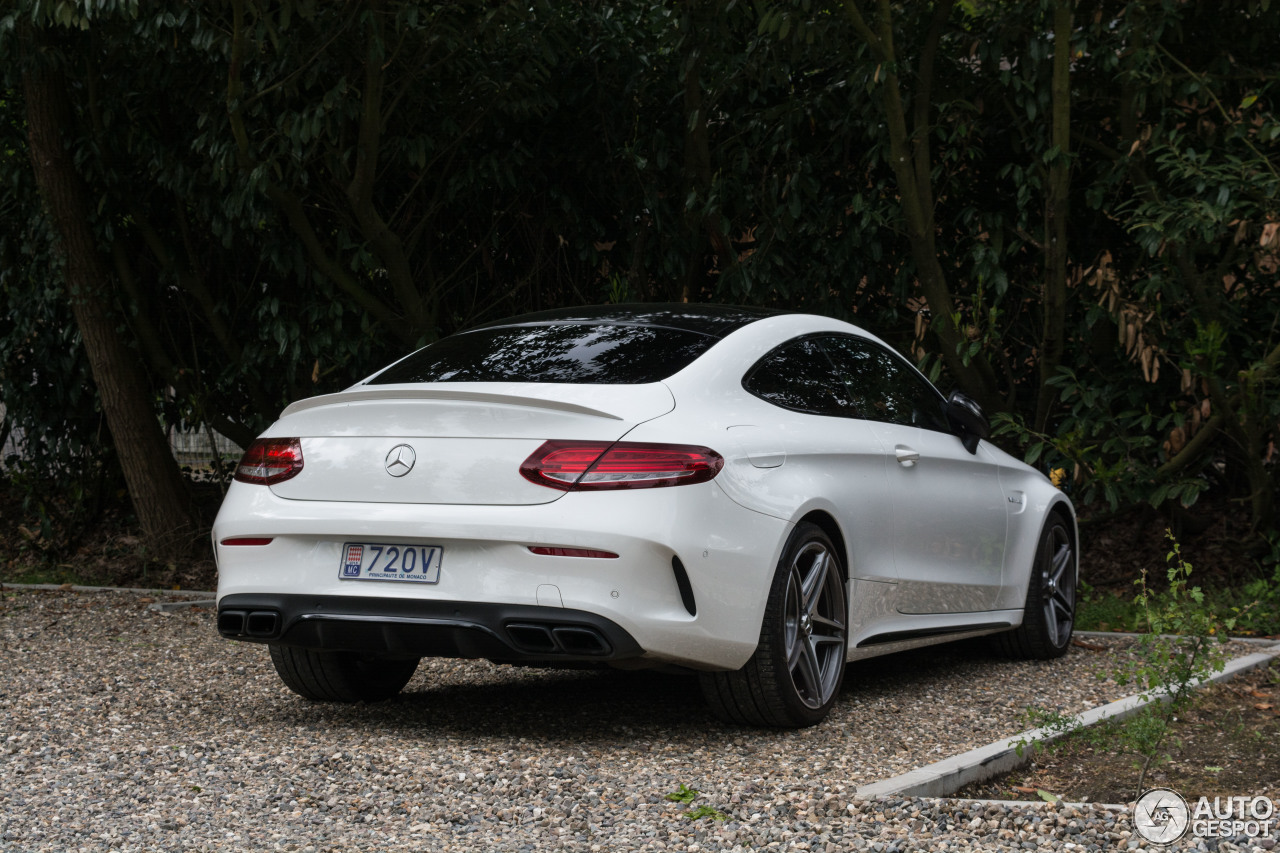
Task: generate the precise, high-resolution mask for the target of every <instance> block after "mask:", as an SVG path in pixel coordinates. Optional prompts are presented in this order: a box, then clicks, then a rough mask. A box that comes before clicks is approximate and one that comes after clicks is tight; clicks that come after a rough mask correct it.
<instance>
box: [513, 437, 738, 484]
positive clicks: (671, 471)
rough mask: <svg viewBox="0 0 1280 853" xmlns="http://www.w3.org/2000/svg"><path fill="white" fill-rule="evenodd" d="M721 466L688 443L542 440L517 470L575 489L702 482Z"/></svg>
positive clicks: (717, 458)
mask: <svg viewBox="0 0 1280 853" xmlns="http://www.w3.org/2000/svg"><path fill="white" fill-rule="evenodd" d="M723 467H724V457H723V456H721V455H720V454H719V453H716V452H715V451H714V450H712V449H711V448H709V447H698V446H695V445H690V444H645V443H641V442H637V441H618V442H610V441H547V442H543V444H542V446H541V447H539V448H538V449H537V450H535V451H534V452H533V453H532V454H531V455H530V456H529V458H528V459H526V460H524V464H523V465H521V466H520V473H521V474H522V475H524V478H525V479H526V480H528V481H529V482H531V483H537V484H538V485H539V486H548V487H550V488H552V489H560V490H561V491H565V492H581V491H602V490H605V489H652V488H655V487H658V486H683V485H687V484H690V483H705V482H706V481H707V480H710V479H711V478H712V477H714V476H715V475H716V474H718V473H720V469H721V468H723Z"/></svg>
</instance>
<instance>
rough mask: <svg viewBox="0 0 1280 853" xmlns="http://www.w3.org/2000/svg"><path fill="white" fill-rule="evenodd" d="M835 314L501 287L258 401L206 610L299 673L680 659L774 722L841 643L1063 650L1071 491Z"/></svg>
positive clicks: (385, 685) (714, 700)
mask: <svg viewBox="0 0 1280 853" xmlns="http://www.w3.org/2000/svg"><path fill="white" fill-rule="evenodd" d="M988 430H989V428H988V425H987V421H986V418H985V417H984V416H983V414H982V412H981V410H980V409H979V408H978V406H977V405H975V404H974V403H973V402H972V401H971V400H969V399H968V398H966V397H965V396H964V395H962V394H959V393H957V392H953V393H952V394H951V395H950V397H944V396H943V395H942V394H940V393H939V392H938V391H937V390H935V388H934V387H933V385H931V384H930V383H929V382H928V381H927V380H926V379H925V378H924V376H922V375H921V374H920V373H919V372H918V371H917V370H916V369H915V368H914V367H913V366H912V365H911V363H910V362H908V361H907V360H906V359H904V358H903V357H902V356H901V355H899V354H898V353H897V352H896V351H894V350H893V348H891V347H889V346H887V345H886V344H885V343H884V342H883V341H881V340H879V339H878V338H876V337H875V336H873V335H871V334H868V333H867V332H865V331H863V330H862V329H860V328H858V327H856V326H852V325H850V324H848V323H844V322H841V321H838V320H833V319H830V318H827V317H819V316H813V315H806V314H788V313H776V312H770V311H765V310H760V309H752V308H733V307H725V306H712V305H685V304H670V305H611V306H597V307H590V308H578V309H569V310H557V311H548V312H543V313H538V314H529V315H526V316H522V317H516V318H513V319H509V320H502V321H499V322H495V323H489V324H487V325H484V326H480V327H478V328H474V329H470V330H468V331H465V332H460V333H458V334H455V335H451V336H449V337H446V338H443V339H441V340H439V341H437V342H436V343H433V344H431V345H429V346H427V347H425V348H423V349H420V350H418V351H417V352H414V353H412V354H410V355H408V356H406V357H405V358H403V359H401V360H400V361H397V362H395V363H394V364H392V365H391V366H389V367H387V368H385V369H384V370H381V371H379V372H378V373H375V374H374V375H372V376H370V377H369V378H367V379H365V380H363V381H362V382H360V383H358V384H356V385H354V386H352V387H351V388H348V389H347V390H345V391H342V392H340V393H336V394H328V395H325V396H320V397H314V398H312V399H307V400H302V401H300V402H297V403H294V404H293V405H291V406H289V407H288V408H287V409H285V411H284V413H283V414H282V415H281V417H280V419H279V420H277V421H276V422H275V423H274V424H273V425H272V426H271V427H270V428H269V429H268V430H267V431H266V432H265V433H263V435H262V436H261V437H260V438H259V439H258V440H257V441H255V442H254V443H253V445H252V446H251V447H249V448H248V450H247V451H246V452H245V454H244V458H243V459H242V460H241V462H240V464H239V466H238V467H237V469H236V474H235V482H233V483H232V484H231V487H230V490H229V491H228V493H227V497H226V500H225V502H224V503H223V505H222V509H221V511H220V512H219V514H218V518H217V521H216V523H215V525H214V529H213V539H214V547H215V551H216V554H217V560H218V578H219V580H218V630H219V632H220V633H221V634H222V636H224V637H227V638H231V639H236V640H248V641H252V642H259V643H265V644H267V645H268V647H269V649H270V653H271V659H272V661H273V662H274V664H275V667H276V670H277V671H278V672H279V674H280V677H281V679H282V680H283V681H284V683H285V684H286V685H288V687H289V688H290V689H292V690H293V691H295V692H296V693H299V694H301V695H302V696H304V697H307V698H309V699H315V700H328V701H339V702H350V701H362V700H363V701H376V700H380V699H385V698H388V697H391V696H393V695H395V694H396V693H398V692H399V691H400V690H401V688H403V687H404V686H405V684H406V683H408V681H409V679H410V677H411V676H412V675H413V673H414V671H415V668H416V667H417V664H418V661H419V659H421V658H423V657H429V656H443V657H464V658H487V659H490V660H493V661H498V662H510V663H527V664H536V665H546V666H555V665H565V664H567V665H572V666H581V665H583V664H584V663H591V662H594V663H598V664H601V665H611V666H615V667H622V668H643V667H667V668H678V669H681V670H685V671H691V672H696V673H698V675H699V678H700V680H701V684H702V688H703V692H704V694H705V695H706V697H707V700H708V702H709V704H710V706H711V708H712V710H713V711H715V712H716V713H717V714H718V715H720V716H721V717H723V718H725V719H727V720H730V721H735V722H738V723H745V724H751V725H767V726H784V727H795V726H804V725H811V724H813V723H816V722H818V721H819V720H821V719H822V718H823V717H824V716H825V715H826V714H827V712H828V710H829V709H830V708H831V706H832V704H833V703H834V702H835V701H836V699H837V696H838V695H839V692H840V687H841V682H842V680H843V678H844V672H845V663H846V662H847V661H851V660H855V659H857V658H863V657H870V656H873V655H880V654H886V653H889V652H896V651H900V650H903V649H908V648H913V647H917V646H923V645H928V644H931V643H937V642H943V641H948V640H955V639H960V638H965V637H974V636H979V635H984V634H989V635H995V637H994V639H995V641H996V643H997V645H999V646H1001V647H1002V648H1003V649H1004V650H1005V651H1006V652H1007V653H1009V654H1012V655H1016V656H1022V657H1029V658H1041V659H1047V658H1054V657H1057V656H1059V655H1062V654H1063V653H1065V652H1066V650H1067V647H1068V645H1069V643H1070V639H1071V633H1072V626H1073V618H1074V611H1075V592H1076V579H1077V572H1078V565H1077V557H1076V555H1077V553H1078V548H1077V546H1076V541H1077V540H1076V536H1077V533H1076V524H1075V514H1074V510H1073V508H1072V505H1071V502H1070V501H1069V500H1068V499H1067V497H1066V496H1065V495H1064V494H1063V493H1062V492H1061V491H1059V490H1058V489H1057V488H1055V487H1054V486H1053V484H1052V483H1050V481H1049V480H1048V478H1046V477H1045V476H1044V475H1043V474H1041V473H1039V472H1037V471H1035V470H1034V469H1032V468H1030V467H1029V466H1027V465H1025V464H1023V463H1022V462H1020V461H1019V460H1017V459H1015V458H1013V457H1011V456H1009V455H1008V454H1006V453H1004V452H1003V451H1001V450H999V449H998V448H996V447H995V446H993V445H992V444H990V443H989V442H988V440H987V437H988Z"/></svg>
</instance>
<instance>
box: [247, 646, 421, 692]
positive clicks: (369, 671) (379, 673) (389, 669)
mask: <svg viewBox="0 0 1280 853" xmlns="http://www.w3.org/2000/svg"><path fill="white" fill-rule="evenodd" d="M270 648H271V663H272V664H274V665H275V668H276V673H277V674H279V676H280V680H281V681H283V682H284V683H285V686H286V687H288V688H289V689H290V690H292V691H293V692H294V693H297V694H298V695H299V696H302V697H303V698H305V699H314V700H316V701H319V702H381V701H382V700H383V699H390V698H391V697H392V696H395V695H396V694H397V693H399V692H400V691H401V689H403V688H404V686H405V685H406V684H408V683H409V679H410V678H413V673H414V670H416V669H417V668H418V661H417V659H412V658H411V659H409V660H382V659H379V658H365V657H361V656H359V655H356V654H353V653H351V652H325V651H317V650H314V649H303V648H298V647H296V646H280V645H274V644H273V645H271V647H270Z"/></svg>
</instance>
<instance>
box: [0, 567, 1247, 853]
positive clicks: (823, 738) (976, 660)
mask: <svg viewBox="0 0 1280 853" xmlns="http://www.w3.org/2000/svg"><path fill="white" fill-rule="evenodd" d="M1091 642H1092V640H1091ZM1104 642H1105V644H1106V645H1108V646H1109V647H1111V650H1110V651H1107V652H1099V651H1090V650H1084V649H1080V648H1073V649H1072V651H1071V653H1070V654H1069V655H1068V656H1067V657H1066V658H1064V659H1063V660H1061V661H1056V662H1053V663H1049V664H1043V663H1022V662H1010V661H1005V660H999V659H995V658H992V657H989V656H987V655H986V654H985V652H984V651H983V646H981V645H980V644H976V643H969V644H955V645H952V646H943V647H936V648H934V649H928V650H924V651H922V652H919V653H908V654H902V655H896V656H891V657H889V658H884V659H880V660H872V661H864V662H860V663H855V664H852V665H850V667H849V670H848V672H847V675H846V679H845V687H844V692H843V695H842V697H841V700H840V702H839V703H838V705H837V706H836V708H835V710H834V712H833V713H832V715H831V717H830V718H829V719H828V720H827V721H826V722H825V723H824V724H823V725H820V726H817V727H815V728H812V729H806V730H804V731H799V732H777V731H758V730H750V729H742V728H737V727H733V726H726V725H724V724H722V723H720V722H718V721H716V720H715V719H714V718H713V717H711V716H710V714H709V713H708V712H707V711H706V709H705V708H704V706H703V704H702V700H701V696H700V694H699V692H698V689H697V685H696V682H695V681H694V680H692V679H691V678H688V677H682V676H675V675H658V674H653V673H622V672H597V671H563V670H536V669H528V668H517V667H505V666H495V665H492V664H489V663H487V662H483V661H449V660H427V661H423V663H422V665H421V666H420V667H419V669H418V673H417V675H416V676H415V677H414V680H413V681H412V682H411V683H410V684H409V686H408V687H407V688H406V690H405V693H404V694H403V695H402V696H401V697H399V698H398V699H396V700H394V701H391V702H387V703H382V704H378V705H358V706H327V705H320V704H314V703H310V702H307V701H305V700H303V699H300V698H299V697H297V696H294V695H293V694H291V693H289V692H288V691H287V690H286V689H285V688H284V687H283V686H282V685H281V684H280V682H279V680H278V679H277V678H276V675H275V672H274V671H273V670H272V668H271V663H270V660H269V658H268V656H267V653H266V648H265V647H264V646H259V645H251V644H245V643H232V642H227V641H225V640H222V639H220V638H219V637H218V636H217V634H216V631H215V629H214V623H213V614H212V613H211V612H209V611H201V610H194V611H192V610H187V611H178V612H175V613H155V612H151V611H148V610H147V609H146V603H144V602H143V601H140V599H139V598H138V597H137V596H133V595H120V594H111V593H75V592H32V591H21V592H15V591H14V590H12V589H8V590H5V591H4V594H3V596H2V597H0V651H2V652H3V660H4V663H3V668H0V850H4V851H45V850H48V851H55V850H56V851H64V850H121V851H143V850H146V851H151V850H163V851H169V850H218V851H224V850H251V851H259V850H304V851H321V850H325V851H328V850H335V851H336V850H371V849H378V850H401V849H413V850H423V849H426V850H430V849H446V848H447V849H449V850H451V851H456V850H502V851H507V850H512V851H514V850H533V849H560V848H563V849H568V850H582V851H596V850H606V851H613V850H640V849H646V850H649V849H652V850H690V851H696V850H738V849H757V848H768V849H774V850H818V851H837V850H839V851H845V850H874V851H906V850H957V849H973V848H982V849H992V850H996V849H999V850H1009V849H1039V848H1047V849H1055V850H1056V849H1062V850H1097V849H1120V850H1123V849H1132V848H1134V847H1137V846H1139V845H1138V844H1137V843H1136V840H1135V839H1134V838H1133V837H1132V832H1131V827H1130V824H1129V817H1128V815H1127V813H1115V812H1112V811H1108V810H1106V809H1104V808H1101V807H1089V808H1085V809H1083V810H1079V809H1073V808H1070V807H1067V806H1052V807H1051V806H1045V805H1009V804H998V803H975V802H972V801H959V800H934V799H906V800H904V799H888V800H874V801H855V800H853V799H852V794H853V791H854V790H855V789H856V788H857V786H859V785H862V784H865V783H868V782H872V781H876V780H878V779H882V778H886V777H889V776H894V775H896V774H898V773H902V772H905V771H906V770H909V769H911V768H913V767H917V766H920V765H923V764H928V763H931V762H933V761H937V760H938V759H940V758H943V757H946V756H949V755H953V754H956V753H959V752H963V751H965V750H968V749H971V748H973V747H976V746H980V745H983V744H986V743H989V742H991V741H993V740H995V739H997V738H999V737H1002V736H1010V735H1013V734H1016V733H1017V732H1019V731H1021V730H1022V729H1024V728H1026V724H1025V721H1024V719H1023V717H1022V713H1021V712H1022V710H1023V709H1024V708H1025V707H1026V706H1027V705H1033V704H1034V705H1040V706H1043V707H1055V708H1059V709H1061V710H1063V711H1079V710H1084V709H1086V708H1091V707H1094V706H1096V705H1099V704H1103V703H1105V702H1109V701H1111V700H1113V699H1116V698H1119V697H1120V696H1121V695H1123V694H1124V693H1125V692H1126V691H1125V690H1123V689H1122V688H1119V687H1117V686H1116V685H1115V684H1114V683H1112V682H1110V681H1106V680H1102V679H1099V678H1098V677H1097V673H1098V672H1099V671H1101V670H1103V669H1106V668H1107V666H1108V665H1109V664H1110V663H1111V659H1112V656H1113V655H1115V654H1123V653H1124V645H1125V643H1126V642H1127V641H1119V640H1110V639H1108V640H1106V641H1104ZM1245 651H1246V652H1247V651H1249V650H1245ZM681 785H684V786H687V787H688V788H692V789H696V790H697V791H698V792H699V793H698V794H697V796H696V798H695V799H694V800H693V801H692V803H690V804H688V805H686V804H682V803H677V802H671V801H668V800H666V799H665V798H664V795H666V794H668V793H671V792H674V791H676V790H677V788H678V787H679V786H681ZM699 806H706V807H709V809H712V810H715V811H717V812H719V813H720V815H722V816H723V817H724V819H722V820H718V819H716V818H715V817H703V818H700V819H692V818H691V816H690V815H689V811H690V810H691V809H696V808H698V807H699ZM1142 846H1146V845H1145V842H1144V843H1143V845H1142ZM1220 849H1221V850H1222V851H1224V853H1229V851H1231V850H1233V849H1236V848H1235V847H1234V846H1233V845H1232V844H1230V843H1224V844H1223V845H1221V847H1220ZM1240 849H1245V850H1248V849H1250V848H1249V847H1248V846H1245V847H1242V848H1240ZM1258 849H1261V848H1258Z"/></svg>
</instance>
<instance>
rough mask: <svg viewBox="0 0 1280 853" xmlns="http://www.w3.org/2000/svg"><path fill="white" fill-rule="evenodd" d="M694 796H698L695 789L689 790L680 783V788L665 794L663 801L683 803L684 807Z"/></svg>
mask: <svg viewBox="0 0 1280 853" xmlns="http://www.w3.org/2000/svg"><path fill="white" fill-rule="evenodd" d="M696 796H698V789H697V788H689V787H687V786H686V785H685V784H684V783H683V782H681V783H680V787H678V788H676V789H675V790H674V791H672V792H671V793H670V794H667V796H666V797H665V798H664V799H667V800H670V801H671V802H673V803H684V804H685V805H688V804H689V803H692V802H693V798H694V797H696Z"/></svg>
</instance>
